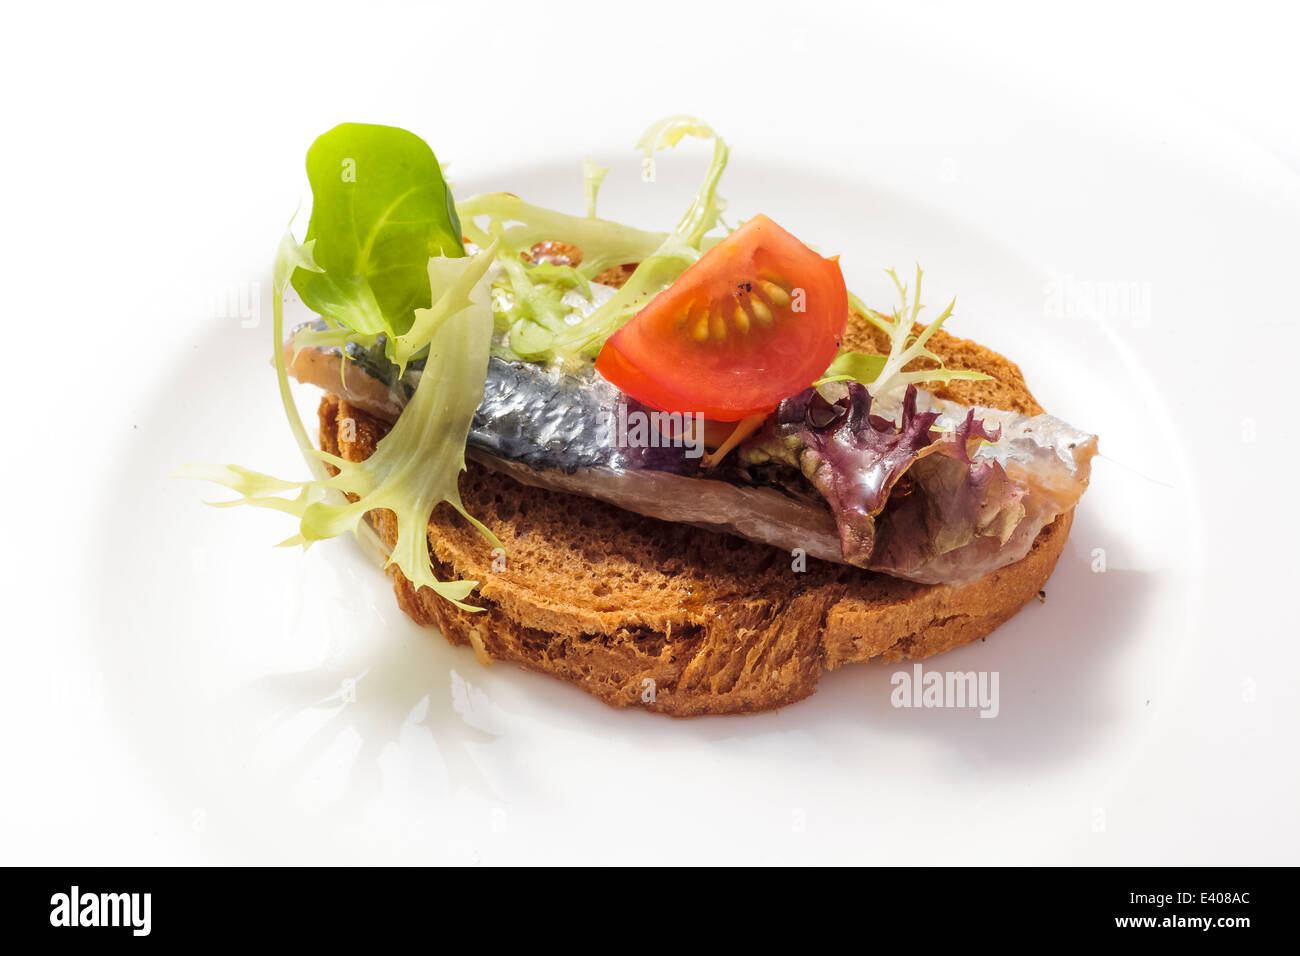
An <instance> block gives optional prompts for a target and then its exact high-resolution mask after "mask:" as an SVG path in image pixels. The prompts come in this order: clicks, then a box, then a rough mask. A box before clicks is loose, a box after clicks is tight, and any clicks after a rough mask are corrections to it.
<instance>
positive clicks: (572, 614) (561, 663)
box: [320, 316, 1072, 717]
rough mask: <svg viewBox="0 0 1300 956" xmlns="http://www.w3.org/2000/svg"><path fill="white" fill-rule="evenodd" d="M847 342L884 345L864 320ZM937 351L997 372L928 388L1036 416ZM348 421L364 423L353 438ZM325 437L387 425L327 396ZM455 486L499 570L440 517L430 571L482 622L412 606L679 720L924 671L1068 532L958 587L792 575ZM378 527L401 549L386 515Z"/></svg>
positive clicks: (692, 534)
mask: <svg viewBox="0 0 1300 956" xmlns="http://www.w3.org/2000/svg"><path fill="white" fill-rule="evenodd" d="M845 340H846V344H847V346H848V347H849V348H853V349H861V350H865V351H874V352H880V351H885V350H886V349H887V343H886V342H884V341H883V337H882V336H881V334H880V333H879V332H878V331H877V330H875V329H874V327H872V326H871V325H870V324H869V323H867V322H865V321H863V320H862V319H861V318H860V317H858V316H854V317H853V318H852V320H851V321H850V325H849V330H848V332H847V334H846V336H845ZM930 345H931V347H932V348H933V349H934V351H935V352H936V353H938V354H939V355H941V356H943V358H944V360H945V361H946V363H947V364H948V365H949V366H951V367H954V368H973V369H978V370H980V371H984V372H987V373H989V374H990V375H992V376H994V381H982V382H954V383H953V384H952V385H950V386H948V387H947V388H943V389H935V390H934V391H935V394H937V395H939V396H940V397H943V398H951V399H953V400H955V401H960V402H966V403H969V404H982V405H988V406H991V407H995V408H1003V409H1009V410H1014V411H1021V412H1026V413H1030V414H1036V413H1039V412H1041V411H1042V409H1041V408H1040V407H1039V406H1038V403H1037V402H1035V401H1034V398H1033V396H1032V395H1031V394H1030V393H1029V390H1028V389H1027V388H1026V387H1025V383H1024V378H1023V376H1022V375H1021V373H1020V370H1019V369H1018V368H1017V367H1016V366H1015V365H1013V364H1012V363H1011V362H1009V361H1007V360H1006V359H1004V358H1003V357H1002V356H1000V355H998V354H996V353H994V352H992V351H990V350H988V349H986V348H983V347H982V346H979V345H976V344H975V343H973V342H968V341H964V340H962V339H957V338H954V337H952V336H950V335H947V334H945V333H943V332H938V333H937V334H936V335H935V336H934V338H933V339H931V341H930ZM347 420H351V422H352V423H354V424H353V425H348V426H347V427H343V425H342V423H343V422H345V421H347ZM320 426H321V431H320V433H321V446H322V448H324V449H325V450H326V451H329V452H333V453H334V454H338V455H341V456H342V457H343V458H345V459H347V460H349V461H359V460H362V459H364V458H366V457H367V456H369V455H370V454H371V452H372V451H373V450H374V446H375V443H376V442H377V441H378V440H379V439H380V438H381V437H382V436H383V435H384V434H385V432H386V431H387V428H388V426H387V425H386V424H385V423H384V422H382V421H379V420H377V419H374V418H372V417H370V416H368V415H366V414H365V413H364V412H362V411H360V410H359V409H356V408H353V407H350V406H349V405H348V404H347V403H346V402H344V401H341V400H340V399H339V398H337V397H335V396H333V395H327V396H325V398H324V400H323V401H322V402H321V406H320ZM460 490H461V497H462V499H463V500H464V503H465V506H466V508H467V509H468V510H469V512H470V513H471V514H473V515H475V516H476V517H477V518H479V519H480V520H481V521H483V522H484V523H485V524H486V525H487V526H488V527H489V528H491V529H492V531H493V532H494V533H495V534H496V535H497V537H499V538H500V539H501V541H502V543H503V544H504V546H505V548H506V554H507V555H508V557H507V558H506V559H505V567H504V569H501V568H500V563H501V562H500V561H497V562H496V564H497V566H498V567H497V569H496V570H494V568H493V564H494V560H493V557H494V556H493V554H492V551H491V548H490V547H489V545H488V544H487V543H486V542H485V541H484V539H483V538H482V536H481V535H480V534H479V533H478V532H477V531H476V530H475V529H473V528H472V527H471V526H470V525H469V523H468V522H466V521H465V520H464V519H463V518H461V517H460V515H458V514H457V513H456V512H455V511H454V510H453V509H452V508H451V507H450V506H448V505H442V506H440V507H439V508H438V510H437V511H436V512H435V513H434V517H433V520H432V521H431V522H430V524H429V544H430V548H431V552H432V556H433V564H434V568H435V570H436V573H437V575H438V577H439V578H442V579H444V580H453V579H462V578H464V579H473V580H477V581H479V582H481V583H480V584H479V587H478V590H477V592H476V593H475V595H474V596H473V597H471V601H473V602H475V603H478V604H480V605H482V606H483V607H484V608H485V609H486V610H485V611H484V612H482V613H477V614H475V613H469V612H465V611H461V610H459V609H457V608H456V607H455V606H453V605H452V604H450V603H448V602H447V601H445V600H443V599H442V598H440V597H438V596H437V595H436V594H434V593H433V592H432V591H429V590H428V589H423V590H421V591H419V592H417V591H416V590H415V589H414V588H413V587H412V586H411V584H410V582H409V581H407V580H406V578H405V577H404V576H403V575H402V573H401V572H400V571H398V570H397V569H395V568H394V569H393V571H392V574H393V577H394V580H395V585H394V590H395V591H396V593H397V601H398V604H399V605H401V607H402V609H403V610H404V611H405V612H406V613H407V614H409V615H410V616H411V617H412V618H413V619H414V620H416V621H417V622H419V623H420V624H424V625H429V626H433V627H437V628H439V629H441V631H442V633H443V635H444V636H445V637H446V638H447V640H448V641H450V642H451V643H453V644H465V645H470V646H472V647H473V648H474V649H475V652H476V653H477V654H478V655H479V658H480V659H481V660H484V661H486V660H487V659H495V660H505V661H513V662H515V663H518V664H521V665H523V666H524V667H527V668H530V669H532V670H537V671H541V672H543V673H546V674H552V675H554V676H556V677H559V678H561V679H563V680H566V681H570V682H572V683H574V684H576V685H578V686H579V687H580V688H582V689H583V690H585V691H587V692H588V693H589V694H594V695H595V696H596V697H599V698H600V699H601V700H603V701H605V702H606V703H609V704H613V705H615V706H619V707H625V706H629V705H636V706H642V707H645V708H646V709H648V710H651V711H655V712H658V713H663V714H670V715H672V716H675V717H687V716H694V715H698V714H728V713H744V712H752V711H760V710H767V709H769V708H773V707H779V706H781V705H784V704H789V703H792V702H793V701H797V700H800V699H801V698H803V697H806V696H808V695H809V694H811V693H812V692H813V691H814V689H815V688H816V685H817V680H818V678H820V677H821V674H822V671H824V670H826V669H833V668H836V667H839V666H840V665H841V664H847V663H853V662H858V661H867V660H870V659H871V658H874V657H882V658H883V659H884V660H885V661H897V660H902V659H905V658H919V657H928V656H929V655H931V654H937V653H939V652H940V651H946V650H949V649H951V648H954V647H957V646H959V645H962V644H966V643H969V642H971V641H974V640H976V639H977V638H980V637H983V636H985V635H986V634H988V633H989V632H990V631H992V630H993V629H994V628H996V627H997V626H998V625H999V624H1001V623H1002V622H1003V621H1005V620H1007V619H1008V618H1009V617H1011V616H1012V615H1013V614H1015V613H1016V612H1017V611H1018V610H1020V608H1021V607H1022V606H1023V605H1024V604H1025V603H1026V602H1027V601H1029V600H1030V599H1031V598H1033V597H1034V595H1035V594H1036V593H1037V592H1038V591H1039V589H1040V588H1042V586H1043V584H1044V582H1045V581H1046V580H1047V578H1048V576H1049V575H1050V574H1051V572H1052V568H1053V567H1054V566H1055V565H1056V561H1057V559H1058V558H1059V557H1060V554H1061V551H1062V549H1063V548H1064V547H1065V540H1066V536H1067V535H1068V534H1069V529H1070V522H1071V518H1072V512H1071V513H1067V514H1064V515H1062V516H1061V517H1059V518H1058V519H1057V520H1056V521H1055V522H1054V523H1052V524H1051V525H1049V526H1048V527H1047V528H1045V529H1044V530H1043V531H1042V533H1041V534H1040V535H1039V536H1038V539H1037V541H1035V543H1034V547H1033V550H1032V551H1031V552H1030V553H1029V554H1028V555H1027V556H1026V557H1025V558H1023V559H1022V560H1020V561H1018V562H1016V563H1015V564H1012V565H1010V566H1008V567H1005V568H1002V569H1001V570H999V571H996V572H994V573H992V574H989V575H987V576H985V577H983V578H981V579H980V580H978V581H975V582H973V583H971V584H968V585H965V586H963V587H957V588H953V587H947V586H934V585H923V584H916V583H912V582H908V581H902V580H898V579H896V578H890V577H887V576H885V575H881V574H874V573H871V572H868V571H863V570H861V569H859V568H854V567H850V566H847V565H837V564H830V563H826V562H821V561H816V560H808V561H807V570H806V571H802V572H797V571H795V570H793V569H792V559H791V556H790V555H789V554H788V553H786V552H784V551H781V550H778V549H776V548H771V547H766V546H763V545H757V544H753V543H751V542H748V541H743V540H741V539H738V538H734V537H731V536H729V535H724V534H714V533H711V532H708V531H702V530H700V529H698V528H694V527H690V526H686V525H678V524H672V523H668V522H663V521H657V520H654V519H651V518H643V517H641V516H639V515H635V514H632V513H630V512H626V511H623V510H621V509H619V508H616V507H613V506H611V505H607V504H603V503H601V502H598V501H593V500H590V499H586V498H581V497H576V496H573V495H568V494H563V493H560V492H553V491H546V490H544V489H540V488H533V487H527V486H524V485H521V484H519V483H517V482H516V481H514V480H513V479H511V478H508V477H505V476H503V475H500V474H497V473H495V472H491V471H488V470H487V469H484V468H482V467H480V466H478V465H475V464H473V463H471V464H470V465H469V467H468V469H467V471H466V472H465V473H464V474H463V475H462V476H461V481H460ZM371 518H372V523H373V524H374V525H375V527H376V529H377V530H378V531H379V534H380V536H381V538H383V539H384V541H385V542H386V543H387V544H388V545H389V546H391V545H392V543H393V541H394V539H395V528H394V524H393V520H392V514H391V513H390V512H383V511H380V512H372V514H371Z"/></svg>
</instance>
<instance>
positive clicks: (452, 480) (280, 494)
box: [178, 238, 501, 611]
mask: <svg viewBox="0 0 1300 956" xmlns="http://www.w3.org/2000/svg"><path fill="white" fill-rule="evenodd" d="M288 244H289V246H290V248H291V252H290V254H289V255H290V256H291V258H292V260H293V261H294V262H295V263H297V267H298V268H303V269H308V270H311V269H312V268H313V266H315V264H314V263H313V262H312V260H311V253H310V250H305V248H304V247H303V246H297V247H296V248H295V247H293V244H292V239H291V238H290V239H289V240H288ZM492 255H493V251H492V250H486V251H484V252H481V253H479V254H478V255H477V256H475V257H473V258H462V259H445V258H436V259H431V260H429V262H428V264H427V265H426V269H427V273H428V275H429V276H430V278H431V280H432V283H433V285H434V287H435V288H443V291H442V294H441V295H439V297H438V299H437V300H436V301H435V302H434V304H433V305H432V307H430V308H428V309H415V310H414V324H413V326H412V329H413V330H415V329H418V330H420V333H421V334H422V336H427V338H426V339H425V344H427V346H428V358H427V360H426V365H425V367H424V372H423V374H422V375H421V376H420V381H419V384H418V385H417V386H416V389H415V392H414V394H413V395H412V396H411V400H410V402H409V403H408V404H407V406H406V408H405V409H404V410H403V411H402V414H401V416H400V417H399V418H398V420H397V423H396V424H395V425H394V426H393V429H392V430H391V431H390V432H389V433H388V434H387V435H386V436H384V437H383V438H381V439H380V440H379V442H378V444H377V445H376V447H375V450H374V453H373V454H372V455H371V456H370V457H369V458H367V459H365V460H364V461H357V462H353V461H347V460H345V459H343V458H340V457H339V456H337V455H331V454H329V453H327V452H324V451H320V450H318V449H316V448H314V447H312V446H311V444H310V442H309V440H308V439H307V437H306V432H305V430H304V429H303V428H302V422H301V420H300V419H299V417H298V414H297V410H296V409H295V408H294V407H293V405H292V399H291V398H290V397H289V393H288V379H287V376H286V372H285V366H284V358H283V354H282V351H281V350H280V349H278V348H277V352H278V353H280V354H279V355H278V357H277V362H276V373H277V375H278V376H279V379H280V385H281V393H282V397H283V398H284V401H285V404H286V413H288V414H289V416H290V425H291V427H293V429H294V434H295V437H296V438H297V439H298V442H299V446H300V447H301V448H302V449H303V452H304V454H305V455H306V456H307V458H308V460H309V461H311V462H312V464H313V472H315V473H316V477H315V478H313V479H311V480H309V481H301V482H293V481H284V480H281V479H278V478H274V477H272V476H270V475H265V474H260V473H258V472H254V471H250V470H249V469H246V468H241V467H239V466H235V465H187V466H185V467H184V468H183V469H181V470H180V472H179V473H178V477H185V478H200V479H204V480H207V481H211V482H215V483H217V484H220V485H224V486H225V487H227V488H230V489H231V490H233V491H235V492H237V493H238V494H239V495H240V496H241V497H240V498H238V499H236V500H234V501H230V502H220V503H219V504H221V505H232V504H246V505H252V506H255V507H260V508H271V509H274V510H277V511H282V512H285V513H287V514H290V515H293V516H294V517H296V518H298V534H297V535H295V536H294V537H292V538H289V539H288V540H286V541H284V542H282V544H285V545H292V544H301V545H302V546H303V547H307V546H309V545H311V544H312V543H314V542H316V541H321V540H324V539H326V538H333V537H336V536H338V535H339V534H342V533H343V532H345V531H352V532H354V533H359V532H363V531H364V529H366V528H367V526H366V525H365V522H364V520H363V519H364V518H365V515H366V513H367V512H368V511H371V510H373V509H376V508H387V509H389V510H391V511H392V512H393V513H394V515H395V516H396V524H397V539H396V542H395V543H394V545H393V548H392V551H391V554H390V555H389V558H388V563H389V564H392V565H396V566H397V567H398V568H399V569H401V572H402V574H403V575H405V576H406V578H407V579H408V580H410V582H411V583H412V584H413V585H414V586H415V587H417V588H419V587H427V588H431V589H432V590H434V591H435V592H436V593H438V594H440V595H442V596H443V597H444V598H446V599H447V600H449V601H451V602H452V603H453V604H455V605H456V606H457V607H460V608H462V609H465V610H471V611H475V610H481V608H476V607H474V606H473V605H470V604H466V603H465V601H464V599H465V598H466V597H468V596H469V594H470V592H471V591H472V590H473V589H474V588H475V587H476V586H477V585H478V582H477V581H451V582H447V581H439V580H438V579H437V578H436V577H435V576H434V574H433V569H432V566H431V564H430V560H429V540H428V533H429V531H428V529H429V519H430V518H431V517H432V515H433V510H434V508H436V507H437V506H438V505H439V504H440V503H442V502H444V501H445V502H448V503H450V504H451V505H452V507H454V508H455V509H456V510H457V511H459V512H460V513H461V514H462V515H463V516H464V517H465V518H466V520H468V521H469V522H470V523H471V524H473V525H474V526H475V527H476V528H478V530H479V531H480V532H481V533H482V534H483V536H484V537H485V538H486V539H487V541H488V542H489V543H490V544H491V545H492V546H493V547H496V548H499V547H501V542H500V541H499V540H498V539H497V537H496V536H495V535H494V534H493V533H492V532H491V531H490V530H489V529H488V528H487V527H486V526H485V525H483V524H482V523H481V522H480V521H478V520H477V519H476V518H474V517H473V516H472V515H470V514H469V513H468V512H467V511H466V510H465V506H464V505H463V504H462V502H461V499H460V491H459V489H458V487H457V480H458V478H459V475H460V473H461V472H462V471H463V470H464V469H465V442H466V439H467V437H468V435H469V427H470V422H471V421H472V419H473V417H474V412H475V410H476V409H477V408H478V406H479V403H480V402H481V401H482V399H483V388H484V382H485V380H486V376H487V364H488V352H489V347H490V344H491V338H492V311H491V307H490V305H489V297H488V289H487V280H486V274H485V273H486V268H487V263H489V262H490V261H491V259H492ZM316 268H319V267H318V266H317V267H316ZM470 279H473V281H472V283H471V282H470V281H469V280H470ZM282 316H283V307H282V304H281V302H280V296H279V293H278V292H277V298H276V308H275V321H274V325H275V326H276V342H277V345H278V343H279V341H280V338H281V335H282V332H281V329H282V326H283V318H282ZM324 465H330V466H333V468H335V469H337V473H336V474H334V475H332V476H331V475H330V474H328V472H326V471H325V469H324V468H323V466H324ZM294 491H296V492H297V494H296V495H294V496H293V497H286V496H285V494H284V493H286V492H294ZM346 495H352V496H354V497H355V499H356V500H349V499H348V498H347V497H345V496H346Z"/></svg>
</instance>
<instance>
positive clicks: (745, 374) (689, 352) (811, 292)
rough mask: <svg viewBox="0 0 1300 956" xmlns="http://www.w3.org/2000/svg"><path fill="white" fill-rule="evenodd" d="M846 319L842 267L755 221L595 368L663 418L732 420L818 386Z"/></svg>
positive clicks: (659, 300) (631, 328)
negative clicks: (697, 415)
mask: <svg viewBox="0 0 1300 956" xmlns="http://www.w3.org/2000/svg"><path fill="white" fill-rule="evenodd" d="M848 316H849V305H848V292H847V291H846V290H845V288H844V277H843V275H842V274H841V273H840V267H839V263H838V262H837V261H836V260H835V259H833V258H832V259H824V258H822V257H821V256H820V255H818V254H817V253H815V252H813V251H812V250H811V249H809V248H808V247H807V246H805V245H804V244H803V243H802V242H800V241H799V240H798V239H796V238H795V237H794V236H792V235H790V233H788V232H786V231H785V230H784V229H782V228H781V227H780V226H778V225H777V224H776V223H774V222H773V221H772V220H771V219H768V218H767V217H766V216H755V217H754V218H753V219H751V220H749V221H748V222H747V223H745V224H744V225H743V226H741V227H740V228H739V229H737V230H736V231H735V232H733V233H732V234H731V235H730V236H728V237H727V238H726V239H724V240H723V241H722V242H720V243H718V245H716V246H714V247H713V248H712V249H710V250H709V251H708V252H707V253H705V254H704V255H703V256H702V257H700V260H699V261H698V262H696V263H695V264H694V265H692V266H691V267H690V268H689V269H687V270H686V271H685V272H683V273H682V274H681V276H680V277H679V278H678V279H677V281H676V282H674V283H673V284H672V285H671V286H669V287H668V288H667V289H665V290H664V291H663V292H661V293H659V295H657V296H655V297H654V298H653V299H651V300H650V302H649V303H647V304H646V306H645V307H644V308H643V309H642V310H641V311H640V312H638V313H637V315H636V316H635V317H634V318H633V319H632V320H631V321H630V322H628V323H627V324H626V325H624V326H623V327H622V328H621V329H619V330H618V331H617V332H615V333H614V334H613V335H611V336H610V337H609V339H608V340H607V341H606V342H605V345H604V347H603V348H602V349H601V351H600V355H599V356H598V357H597V359H596V368H597V370H598V371H599V372H600V373H601V375H603V376H604V377H605V378H606V379H607V380H608V381H610V382H611V383H613V384H614V385H616V386H618V388H620V389H621V390H622V391H623V392H625V393H626V394H628V395H630V396H632V397H633V398H635V399H637V401H640V402H643V403H645V404H646V405H650V406H652V407H654V408H657V409H660V410H662V411H666V412H702V413H703V414H704V415H705V416H706V417H708V418H712V419H716V420H718V421H727V422H730V421H739V420H740V419H742V418H747V417H749V416H751V415H756V414H760V413H763V412H767V411H771V410H772V409H773V408H775V407H776V405H777V403H779V402H780V401H781V400H782V399H784V398H788V397H790V396H791V395H794V394H796V393H798V392H801V391H803V390H804V389H805V388H807V387H808V386H809V385H811V384H812V383H813V382H814V381H816V380H817V379H818V378H819V377H820V376H821V375H822V373H823V372H825V371H826V368H827V367H828V366H829V365H830V364H831V362H832V361H833V360H834V358H835V354H836V352H837V351H838V350H839V346H840V339H841V338H843V336H844V327H845V325H846V323H847V322H848Z"/></svg>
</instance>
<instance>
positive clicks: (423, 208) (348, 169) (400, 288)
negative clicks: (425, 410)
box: [292, 123, 465, 357]
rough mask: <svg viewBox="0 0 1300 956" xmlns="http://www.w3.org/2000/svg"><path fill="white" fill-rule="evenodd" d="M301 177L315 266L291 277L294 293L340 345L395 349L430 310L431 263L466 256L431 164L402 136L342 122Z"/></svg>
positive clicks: (312, 154)
mask: <svg viewBox="0 0 1300 956" xmlns="http://www.w3.org/2000/svg"><path fill="white" fill-rule="evenodd" d="M307 178H308V180H309V181H310V182H311V189H312V211H311V222H310V223H309V224H308V226H307V236H306V240H307V242H308V243H312V244H313V249H312V258H313V260H314V261H315V263H316V266H317V269H315V270H307V269H301V268H299V269H296V270H294V272H293V275H292V282H293V287H294V289H295V290H296V291H297V292H298V295H299V296H300V297H301V298H302V301H303V303H304V304H305V305H306V306H307V307H308V308H309V309H311V310H312V311H313V312H316V313H317V314H319V315H320V316H321V317H322V318H323V319H324V320H325V322H326V324H327V325H328V326H330V327H331V329H332V330H335V331H336V332H338V334H339V337H340V338H344V337H347V338H351V339H352V340H354V341H355V340H358V337H366V336H369V337H371V341H374V340H375V338H376V337H378V336H380V335H383V336H386V338H387V341H388V343H389V344H390V346H392V345H393V344H394V343H395V342H396V340H397V338H398V337H399V336H401V335H403V334H405V333H407V332H408V331H409V330H410V328H411V324H412V322H413V321H414V320H415V311H416V310H417V309H427V308H429V306H430V304H431V293H430V288H429V273H428V264H429V259H430V257H448V258H451V257H459V256H463V255H464V254H465V250H464V246H463V245H462V243H461V231H460V220H459V218H458V217H457V215H456V206H455V203H454V202H453V200H452V196H451V190H450V189H449V188H448V187H447V184H446V182H445V181H444V180H443V176H442V168H441V167H440V166H439V165H438V160H437V157H436V156H434V154H433V150H431V149H430V148H429V146H428V144H427V143H425V142H424V140H422V139H420V137H418V136H416V135H415V134H414V133H410V132H407V131H406V130H403V129H397V128H396V127H392V126H374V125H369V124H363V123H344V124H342V125H340V126H336V127H334V128H333V129H332V130H330V131H329V132H327V133H325V134H323V135H322V136H320V137H319V138H318V139H317V140H316V142H314V143H313V144H312V146H311V149H309V150H308V151H307ZM390 357H392V356H391V355H390Z"/></svg>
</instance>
